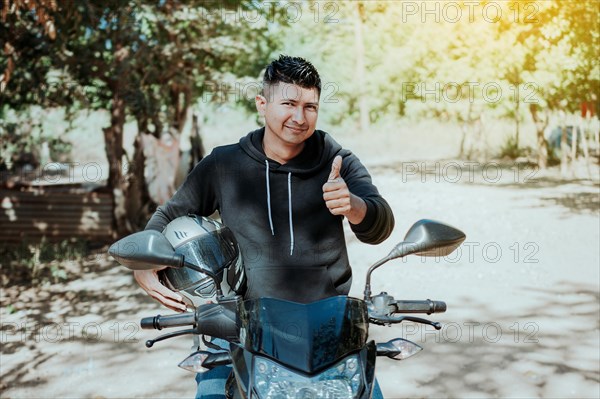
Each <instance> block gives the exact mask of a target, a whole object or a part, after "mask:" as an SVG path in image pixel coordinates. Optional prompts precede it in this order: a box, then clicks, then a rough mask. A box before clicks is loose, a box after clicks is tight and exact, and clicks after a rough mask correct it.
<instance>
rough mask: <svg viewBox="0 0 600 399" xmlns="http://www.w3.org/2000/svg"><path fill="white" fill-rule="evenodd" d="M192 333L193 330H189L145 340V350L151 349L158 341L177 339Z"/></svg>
mask: <svg viewBox="0 0 600 399" xmlns="http://www.w3.org/2000/svg"><path fill="white" fill-rule="evenodd" d="M194 332H195V330H193V329H190V330H181V331H175V332H172V333H168V334H165V335H161V336H160V337H157V338H154V339H149V340H147V341H146V348H152V346H153V345H154V344H155V343H157V342H159V341H163V340H165V339H168V338H173V337H178V336H180V335H187V334H193V333H194Z"/></svg>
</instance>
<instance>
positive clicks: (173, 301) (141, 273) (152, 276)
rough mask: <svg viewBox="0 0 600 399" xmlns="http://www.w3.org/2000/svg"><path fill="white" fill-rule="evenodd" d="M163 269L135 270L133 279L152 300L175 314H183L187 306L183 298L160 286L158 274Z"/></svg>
mask: <svg viewBox="0 0 600 399" xmlns="http://www.w3.org/2000/svg"><path fill="white" fill-rule="evenodd" d="M160 270H163V269H154V270H135V271H134V272H133V277H134V278H135V281H137V283H138V284H139V285H140V287H142V289H143V290H144V291H146V292H147V293H148V295H150V296H151V297H152V298H154V299H156V300H157V301H158V302H160V303H161V304H163V305H164V306H166V307H168V308H169V309H171V310H174V311H176V312H185V310H186V309H187V306H186V304H185V302H184V301H183V297H182V296H181V295H179V294H178V293H176V292H174V291H172V290H170V289H169V288H167V287H165V286H164V285H162V284H161V282H160V280H159V277H158V272H159V271H160Z"/></svg>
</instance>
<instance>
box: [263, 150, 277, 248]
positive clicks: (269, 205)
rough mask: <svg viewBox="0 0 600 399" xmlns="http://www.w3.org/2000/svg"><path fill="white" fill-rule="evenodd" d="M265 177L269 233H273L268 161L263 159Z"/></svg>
mask: <svg viewBox="0 0 600 399" xmlns="http://www.w3.org/2000/svg"><path fill="white" fill-rule="evenodd" d="M265 166H266V169H265V179H266V180H267V209H268V210H269V225H271V235H273V236H274V235H275V229H274V228H273V217H272V216H271V186H270V185H269V161H267V160H266V159H265Z"/></svg>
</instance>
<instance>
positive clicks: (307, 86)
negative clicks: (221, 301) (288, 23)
mask: <svg viewBox="0 0 600 399" xmlns="http://www.w3.org/2000/svg"><path fill="white" fill-rule="evenodd" d="M320 94H321V81H320V77H319V74H318V72H317V70H316V69H315V68H314V67H313V65H312V64H311V63H309V62H307V61H306V60H304V59H302V58H297V57H288V56H280V57H279V59H278V60H275V61H273V62H272V63H271V64H270V65H268V66H267V68H266V71H265V74H264V78H263V92H262V94H260V95H257V96H256V99H255V101H256V108H257V110H258V112H259V114H260V115H261V116H263V117H264V119H265V126H264V127H263V128H261V129H258V130H256V131H253V132H251V133H249V134H248V135H247V136H245V137H243V138H242V139H241V140H240V142H239V143H237V144H233V145H228V146H222V147H217V148H215V149H214V150H213V152H212V153H211V154H210V155H208V156H207V157H206V158H204V159H203V160H202V161H201V162H200V163H198V165H196V167H195V168H194V169H193V170H192V172H191V173H190V174H189V175H188V177H187V179H186V180H185V182H184V183H183V184H182V186H181V187H180V188H179V189H178V190H177V192H176V193H175V195H174V196H173V197H172V198H171V199H170V200H169V201H168V202H167V203H166V204H165V205H164V206H161V207H159V208H158V209H157V211H156V213H155V214H154V215H153V216H152V218H151V219H150V221H149V222H148V225H147V227H146V228H147V229H155V230H159V231H162V229H163V228H164V226H166V224H167V223H168V222H169V221H171V220H173V219H174V218H176V217H179V216H182V215H186V214H188V213H195V214H199V215H205V216H208V215H211V214H212V213H213V212H214V211H216V210H218V211H219V213H220V216H221V220H222V222H223V223H224V224H225V225H226V226H228V227H229V228H230V229H231V231H232V232H233V233H234V235H235V238H236V240H237V241H238V243H239V246H240V249H241V253H242V257H243V260H244V267H245V270H246V277H247V279H248V286H247V290H246V292H245V294H244V296H245V297H246V298H256V297H277V298H281V299H287V300H292V301H297V302H305V303H307V302H312V301H315V300H318V299H322V298H326V297H329V296H334V295H343V294H347V293H348V291H349V289H350V285H351V282H352V272H351V269H350V265H349V261H348V254H347V250H346V244H345V238H344V229H343V218H344V217H345V218H346V219H348V222H349V223H350V227H351V229H352V231H353V232H354V233H355V234H356V236H357V237H358V239H359V240H361V241H363V242H366V243H370V244H377V243H380V242H382V241H383V240H385V239H386V238H387V237H388V236H389V235H390V233H391V231H392V229H393V226H394V217H393V214H392V211H391V209H390V207H389V205H388V204H387V202H386V201H385V200H384V199H383V198H382V197H381V196H380V195H379V193H378V191H377V188H376V187H375V186H374V185H373V184H372V182H371V177H370V175H369V173H368V172H367V170H366V169H365V167H364V166H363V165H362V164H361V163H360V161H359V160H358V158H357V157H356V156H354V154H352V153H351V152H350V151H348V150H344V149H342V147H341V146H340V145H339V144H338V143H336V142H335V141H334V140H333V139H332V138H331V136H329V135H328V134H327V133H325V132H323V131H320V130H315V127H316V124H317V116H318V113H319V97H320ZM135 278H136V280H137V282H138V283H139V284H140V286H141V287H142V288H143V289H144V290H145V291H146V292H148V294H150V295H151V296H152V297H153V298H155V299H156V300H158V301H159V302H160V303H162V304H163V305H165V306H167V307H169V308H171V309H173V310H177V311H184V310H185V304H184V302H183V300H182V298H181V297H180V296H179V295H178V294H177V293H175V292H172V291H170V290H169V289H167V288H166V287H164V286H163V285H161V284H160V282H159V281H158V278H157V275H156V272H155V271H135ZM199 393H200V388H199Z"/></svg>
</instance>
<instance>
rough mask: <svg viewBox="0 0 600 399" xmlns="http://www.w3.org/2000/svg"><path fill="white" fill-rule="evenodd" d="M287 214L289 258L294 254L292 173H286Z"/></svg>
mask: <svg viewBox="0 0 600 399" xmlns="http://www.w3.org/2000/svg"><path fill="white" fill-rule="evenodd" d="M288 212H289V215H290V256H291V255H292V254H293V253H294V222H293V221H292V172H289V173H288Z"/></svg>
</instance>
